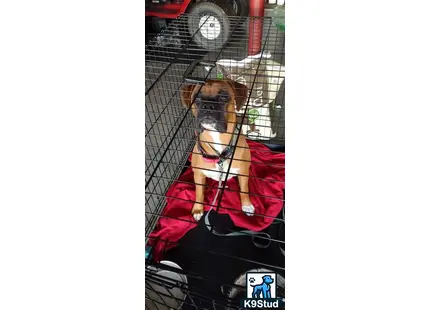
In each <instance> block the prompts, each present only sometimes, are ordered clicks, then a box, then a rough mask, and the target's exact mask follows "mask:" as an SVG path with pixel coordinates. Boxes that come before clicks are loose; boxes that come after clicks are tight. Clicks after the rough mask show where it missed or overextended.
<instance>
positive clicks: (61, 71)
mask: <svg viewBox="0 0 430 310" xmlns="http://www.w3.org/2000/svg"><path fill="white" fill-rule="evenodd" d="M426 4H427V3H426V2H425V1H408V2H405V1H403V2H399V1H381V0H376V1H375V0H373V1H366V0H365V1H355V2H351V1H332V0H328V1H307V0H305V1H291V2H289V3H287V5H288V7H289V8H288V11H287V30H288V31H287V32H288V33H287V91H286V93H287V106H288V108H287V225H286V227H287V234H286V236H287V244H286V257H287V275H286V280H287V285H288V288H287V308H288V309H294V310H296V309H309V310H311V309H312V310H314V309H330V310H335V309H339V310H345V309H348V310H351V309H360V310H362V309H378V310H380V309H414V310H417V309H429V307H430V300H429V297H428V296H429V294H428V292H429V291H430V287H429V286H430V281H429V279H430V267H429V266H430V264H429V263H428V262H429V261H430V254H429V247H428V236H430V232H429V230H430V228H429V227H430V226H429V225H428V222H429V206H430V203H429V200H430V199H429V197H430V195H429V185H430V184H429V175H430V167H429V165H430V164H429V163H430V161H429V158H430V152H429V138H428V135H429V132H430V128H429V127H430V125H429V124H430V123H429V121H428V119H429V91H428V86H429V76H430V75H429V72H430V70H429V69H430V68H429V59H430V57H429V55H430V50H429V44H428V29H430V25H429V23H430V19H429V18H428V5H426ZM143 11H144V1H128V2H112V1H99V0H97V1H96V0H86V1H80V0H77V1H72V2H70V1H69V2H64V1H44V0H40V1H19V2H17V1H3V2H2V3H1V4H0V43H1V49H0V96H1V98H0V105H1V106H0V208H1V211H0V212H1V213H0V251H1V255H0V260H1V261H0V292H1V298H0V308H1V309H8V310H10V309H37V308H43V309H45V310H48V309H55V310H57V309H73V310H76V309H91V310H93V309H104V310H107V309H127V310H131V309H143V301H144V288H143V286H144V276H143V254H144V252H143V251H144V247H143V246H144V227H143V226H142V223H143V222H144V207H143V203H144V199H143V193H144V141H143V138H144V123H143V120H144V106H143V101H144V86H143V84H144V63H143V62H144V56H143V53H144V13H143Z"/></svg>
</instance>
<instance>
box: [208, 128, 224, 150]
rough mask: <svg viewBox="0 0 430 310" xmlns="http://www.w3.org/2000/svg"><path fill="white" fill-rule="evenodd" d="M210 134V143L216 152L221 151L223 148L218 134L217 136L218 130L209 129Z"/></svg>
mask: <svg viewBox="0 0 430 310" xmlns="http://www.w3.org/2000/svg"><path fill="white" fill-rule="evenodd" d="M209 134H210V136H211V137H212V139H213V143H211V145H212V146H213V148H214V149H215V150H217V152H218V153H220V154H221V153H222V151H223V150H224V145H222V142H221V139H220V136H219V132H216V131H211V132H209Z"/></svg>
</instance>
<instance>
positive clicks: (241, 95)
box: [227, 80, 248, 111]
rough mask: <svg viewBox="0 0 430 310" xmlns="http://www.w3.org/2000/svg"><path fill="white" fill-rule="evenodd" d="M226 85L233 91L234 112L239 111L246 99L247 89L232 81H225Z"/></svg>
mask: <svg viewBox="0 0 430 310" xmlns="http://www.w3.org/2000/svg"><path fill="white" fill-rule="evenodd" d="M227 83H228V84H229V85H230V87H231V88H232V89H233V91H234V96H235V99H236V110H237V111H240V109H242V107H243V105H244V104H245V103H246V100H247V99H248V87H246V86H245V85H243V84H241V83H238V82H236V81H233V80H227Z"/></svg>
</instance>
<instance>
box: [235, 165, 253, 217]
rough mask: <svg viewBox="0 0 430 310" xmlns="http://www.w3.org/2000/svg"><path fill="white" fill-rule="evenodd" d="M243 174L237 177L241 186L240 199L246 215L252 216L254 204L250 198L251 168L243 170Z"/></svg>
mask: <svg viewBox="0 0 430 310" xmlns="http://www.w3.org/2000/svg"><path fill="white" fill-rule="evenodd" d="M241 174H242V175H239V176H238V177H237V178H238V180H239V187H240V201H241V203H242V211H243V212H245V214H246V215H248V216H252V215H254V210H255V208H254V206H253V205H252V203H251V199H250V198H249V188H248V181H249V170H247V171H244V172H242V171H241Z"/></svg>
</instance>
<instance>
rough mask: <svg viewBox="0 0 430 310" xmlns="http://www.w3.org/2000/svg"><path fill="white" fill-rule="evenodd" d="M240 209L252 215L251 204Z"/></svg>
mask: <svg viewBox="0 0 430 310" xmlns="http://www.w3.org/2000/svg"><path fill="white" fill-rule="evenodd" d="M242 211H243V212H245V214H246V215H248V216H253V215H254V211H255V208H254V206H253V205H247V206H242Z"/></svg>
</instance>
